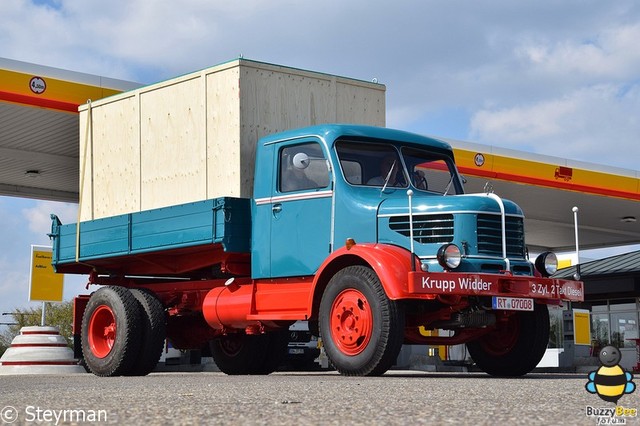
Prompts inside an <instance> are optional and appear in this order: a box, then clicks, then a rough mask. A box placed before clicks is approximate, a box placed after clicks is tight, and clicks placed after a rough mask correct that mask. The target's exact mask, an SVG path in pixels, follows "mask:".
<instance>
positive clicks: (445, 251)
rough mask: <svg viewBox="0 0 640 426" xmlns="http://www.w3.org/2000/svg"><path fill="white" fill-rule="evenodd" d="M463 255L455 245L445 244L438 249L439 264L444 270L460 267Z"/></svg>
mask: <svg viewBox="0 0 640 426" xmlns="http://www.w3.org/2000/svg"><path fill="white" fill-rule="evenodd" d="M461 261H462V254H461V253H460V249H459V248H458V246H457V245H455V244H445V245H443V246H442V247H440V248H439V249H438V263H440V266H442V267H443V268H444V269H455V268H457V267H458V266H460V262H461Z"/></svg>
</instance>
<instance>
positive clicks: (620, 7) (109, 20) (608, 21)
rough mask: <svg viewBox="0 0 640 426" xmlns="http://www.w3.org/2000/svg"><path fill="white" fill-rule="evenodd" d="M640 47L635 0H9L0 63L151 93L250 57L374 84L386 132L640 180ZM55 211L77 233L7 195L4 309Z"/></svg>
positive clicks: (18, 301)
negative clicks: (562, 161) (553, 159)
mask: <svg viewBox="0 0 640 426" xmlns="http://www.w3.org/2000/svg"><path fill="white" fill-rule="evenodd" d="M638 40H640V2H637V1H636V0H616V1H612V2H602V1H599V0H598V1H596V0H564V1H561V2H559V1H555V0H535V1H532V0H520V1H513V0H493V1H492V0H487V1H472V0H468V1H460V0H447V1H442V0H438V1H435V0H414V1H408V0H396V1H394V2H382V1H381V2H372V1H363V0H351V1H344V0H323V1H302V0H297V1H295V0H241V1H228V0H224V1H223V0H181V1H179V2H176V1H168V0H110V1H102V0H1V1H0V57H4V58H9V59H15V60H20V61H25V62H31V63H36V64H41V65H46V66H51V67H57V68H63V69H68V70H73V71H79V72H84V73H89V74H95V75H101V76H106V77H111V78H117V79H123V80H130V81H135V82H139V83H145V84H147V83H153V82H156V81H160V80H164V79H167V78H171V77H174V76H177V75H181V74H185V73H188V72H191V71H195V70H198V69H202V68H206V67H209V66H212V65H216V64H219V63H222V62H226V61H228V60H231V59H235V58H237V57H239V56H241V55H242V56H243V57H244V58H247V59H252V60H258V61H264V62H270V63H275V64H279V65H286V66H292V67H296V68H303V69H309V70H313V71H320V72H326V73H329V74H337V75H342V76H346V77H352V78H358V79H362V80H372V79H374V78H375V79H377V81H378V82H380V83H383V84H385V85H386V88H387V96H386V99H387V105H386V109H387V126H388V127H393V128H399V129H403V130H409V131H413V132H416V133H421V134H428V135H436V136H441V137H445V138H451V139H458V140H465V141H471V142H477V143H485V144H489V145H493V146H498V147H505V148H511V149H516V150H522V151H528V152H533V153H538V154H547V155H554V156H559V157H564V158H570V159H573V160H579V161H587V162H593V163H598V164H603V165H607V166H614V167H620V168H625V169H631V170H635V171H637V170H640V166H639V165H638V159H639V158H640V144H639V143H638V142H639V141H638V138H639V136H640V45H639V44H638ZM52 211H55V212H56V213H57V214H58V215H59V216H61V217H62V218H63V223H68V222H75V221H76V220H75V206H74V205H68V204H61V203H49V202H43V201H36V200H23V199H17V198H7V197H0V229H1V230H2V235H3V238H2V240H3V241H4V243H0V247H4V248H5V250H3V251H1V252H0V311H2V312H6V311H8V310H10V309H12V307H14V306H18V305H23V304H24V302H23V300H26V290H25V295H24V298H20V297H17V296H16V295H15V291H14V290H12V289H13V288H15V285H16V283H24V282H25V280H27V281H28V269H29V257H28V253H29V250H30V244H46V243H48V241H47V240H48V238H47V237H46V233H47V232H48V230H49V213H51V212H52ZM7 246H8V247H7ZM25 252H26V255H25ZM25 263H26V265H25ZM25 275H26V277H25ZM72 278H73V279H67V282H66V290H65V297H66V298H68V297H71V296H72V295H73V294H77V293H78V292H79V291H80V290H84V286H83V284H82V283H81V282H80V281H82V280H80V281H79V280H78V279H77V277H72ZM27 288H28V286H27ZM0 322H2V320H1V319H0Z"/></svg>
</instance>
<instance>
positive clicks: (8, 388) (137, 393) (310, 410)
mask: <svg viewBox="0 0 640 426" xmlns="http://www.w3.org/2000/svg"><path fill="white" fill-rule="evenodd" d="M587 381H588V377H587V375H586V374H529V375H528V376H525V377H523V378H515V379H505V378H493V377H490V376H488V375H486V374H483V373H432V372H422V371H390V372H388V373H387V374H385V375H384V376H381V377H364V378H363V377H342V376H340V375H338V374H337V373H335V372H317V373H316V372H313V373H289V372H286V373H285V372H278V373H274V374H271V375H269V376H226V375H224V374H223V373H217V372H215V373H213V372H199V373H153V374H151V375H149V376H146V377H111V378H105V377H96V376H93V375H91V374H81V375H70V376H3V377H1V378H0V410H1V411H0V424H2V422H4V423H8V422H13V424H34V423H40V424H88V423H92V424H128V425H142V424H144V425H165V424H168V425H170V424H179V425H196V424H214V425H217V424H220V425H351V424H354V425H365V424H366V425H371V424H373V425H400V424H402V425H405V424H429V425H432V424H455V425H458V424H469V425H484V424H486V425H490V424H491V425H493V424H504V425H511V424H526V425H559V424H562V425H596V424H613V423H611V422H607V423H603V420H602V419H605V420H610V419H613V420H615V421H617V422H618V423H617V424H620V423H619V421H620V420H624V421H625V422H626V424H640V420H639V419H638V417H637V416H631V415H630V414H631V411H628V412H627V414H628V415H627V416H615V415H614V417H613V418H607V417H605V415H604V414H603V415H602V416H595V415H593V416H587V411H588V407H591V408H593V409H598V410H599V409H604V408H609V409H611V408H615V407H616V405H614V404H613V403H608V402H605V401H603V400H602V399H600V398H599V397H598V395H596V394H591V393H589V392H587V390H586V389H585V384H586V383H587ZM639 396H640V391H638V392H635V393H632V394H627V395H623V396H622V398H621V399H620V400H619V401H618V404H617V406H619V407H625V408H628V409H637V408H640V398H639ZM592 413H594V412H593V411H592ZM602 413H604V411H603V412H602ZM599 417H600V418H599ZM599 421H600V423H598V422H599Z"/></svg>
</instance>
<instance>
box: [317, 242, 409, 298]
mask: <svg viewBox="0 0 640 426" xmlns="http://www.w3.org/2000/svg"><path fill="white" fill-rule="evenodd" d="M363 264H367V265H369V266H370V267H371V268H373V270H374V271H375V273H376V274H377V275H378V278H380V281H381V282H382V286H383V287H384V290H385V292H386V293H387V297H389V299H392V300H396V299H400V298H402V297H403V296H404V295H406V293H407V291H408V282H407V277H408V272H409V271H410V270H411V255H410V253H409V251H408V250H406V249H404V248H402V247H397V246H392V245H388V244H356V245H354V246H352V247H351V249H347V248H346V247H342V248H340V249H338V250H336V251H334V252H333V253H331V255H330V256H329V257H328V258H327V259H326V260H325V261H324V263H323V264H322V265H321V266H320V268H319V270H318V273H317V274H316V278H315V282H314V301H319V298H320V297H321V296H322V292H323V291H324V288H325V287H326V285H327V284H328V283H329V280H330V279H331V277H332V276H333V275H334V274H335V273H336V272H338V271H339V270H340V269H342V268H344V267H347V266H350V265H363ZM416 264H417V263H416ZM313 306H317V304H315V303H314V304H313Z"/></svg>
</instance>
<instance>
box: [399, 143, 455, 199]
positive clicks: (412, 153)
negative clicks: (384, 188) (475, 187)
mask: <svg viewBox="0 0 640 426" xmlns="http://www.w3.org/2000/svg"><path fill="white" fill-rule="evenodd" d="M402 157H403V159H404V162H405V165H406V167H407V169H408V170H409V175H410V176H411V182H412V183H413V186H414V187H416V188H417V189H421V190H424V191H429V192H437V193H439V194H460V193H462V188H460V186H459V185H460V184H459V182H458V179H457V178H456V172H455V167H454V166H453V163H452V162H451V159H449V158H448V157H445V156H444V155H440V154H437V153H433V152H429V151H425V150H421V149H415V148H408V147H404V148H402Z"/></svg>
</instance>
